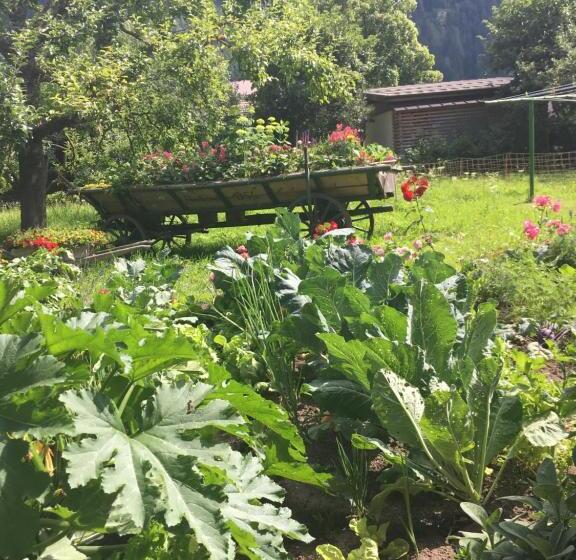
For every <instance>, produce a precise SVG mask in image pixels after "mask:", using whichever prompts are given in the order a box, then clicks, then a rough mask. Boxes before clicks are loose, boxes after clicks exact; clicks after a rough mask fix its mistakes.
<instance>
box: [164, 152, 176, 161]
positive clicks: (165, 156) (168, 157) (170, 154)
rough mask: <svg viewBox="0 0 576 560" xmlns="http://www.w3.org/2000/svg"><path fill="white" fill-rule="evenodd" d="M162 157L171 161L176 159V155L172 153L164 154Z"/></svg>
mask: <svg viewBox="0 0 576 560" xmlns="http://www.w3.org/2000/svg"><path fill="white" fill-rule="evenodd" d="M162 155H163V156H164V158H165V159H168V160H171V159H174V154H173V153H172V152H162Z"/></svg>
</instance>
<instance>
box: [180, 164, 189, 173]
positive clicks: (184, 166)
mask: <svg viewBox="0 0 576 560" xmlns="http://www.w3.org/2000/svg"><path fill="white" fill-rule="evenodd" d="M182 173H190V166H189V165H183V166H182Z"/></svg>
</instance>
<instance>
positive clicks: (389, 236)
mask: <svg viewBox="0 0 576 560" xmlns="http://www.w3.org/2000/svg"><path fill="white" fill-rule="evenodd" d="M393 237H394V235H393V234H392V232H391V231H389V232H388V233H385V234H384V241H392V238H393Z"/></svg>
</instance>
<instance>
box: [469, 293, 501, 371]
mask: <svg viewBox="0 0 576 560" xmlns="http://www.w3.org/2000/svg"><path fill="white" fill-rule="evenodd" d="M497 320H498V314H497V312H496V308H495V306H494V305H492V304H490V303H484V304H482V305H480V306H479V308H478V310H477V311H476V314H475V315H474V319H473V320H472V322H471V324H470V325H469V326H468V328H467V329H466V337H465V339H464V343H463V345H462V355H463V356H469V357H470V358H471V359H472V361H473V362H474V363H475V364H477V363H478V362H480V361H481V360H482V358H483V357H484V351H485V349H486V346H487V345H488V341H489V340H490V338H491V337H492V336H493V334H494V329H495V328H496V323H497Z"/></svg>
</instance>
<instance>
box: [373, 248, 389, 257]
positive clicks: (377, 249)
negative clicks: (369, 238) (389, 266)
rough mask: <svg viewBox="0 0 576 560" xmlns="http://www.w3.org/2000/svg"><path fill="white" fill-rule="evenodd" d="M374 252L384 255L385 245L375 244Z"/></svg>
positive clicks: (379, 255)
mask: <svg viewBox="0 0 576 560" xmlns="http://www.w3.org/2000/svg"><path fill="white" fill-rule="evenodd" d="M372 252H373V253H374V254H375V255H376V256H377V257H383V256H384V255H385V254H386V249H384V247H382V246H380V245H374V247H372Z"/></svg>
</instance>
